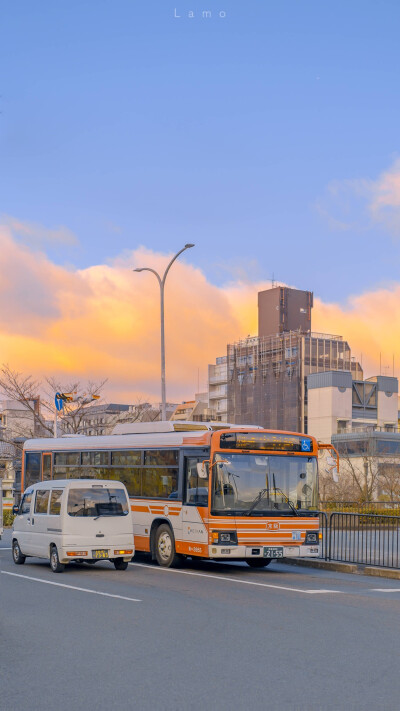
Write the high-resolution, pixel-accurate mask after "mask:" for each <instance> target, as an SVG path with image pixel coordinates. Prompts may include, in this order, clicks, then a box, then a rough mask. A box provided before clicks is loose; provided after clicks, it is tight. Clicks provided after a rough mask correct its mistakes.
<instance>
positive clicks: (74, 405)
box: [45, 378, 107, 434]
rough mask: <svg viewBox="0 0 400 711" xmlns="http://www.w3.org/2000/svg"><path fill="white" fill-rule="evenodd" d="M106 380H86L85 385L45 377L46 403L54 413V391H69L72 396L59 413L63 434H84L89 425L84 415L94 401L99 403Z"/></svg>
mask: <svg viewBox="0 0 400 711" xmlns="http://www.w3.org/2000/svg"><path fill="white" fill-rule="evenodd" d="M106 382H107V380H102V381H101V382H99V383H96V382H93V381H88V383H87V384H86V386H82V385H81V383H80V382H79V381H73V382H69V383H61V382H60V381H57V380H56V379H54V378H46V379H45V383H46V386H45V392H46V400H45V402H46V405H47V407H49V406H50V409H51V411H52V412H53V413H54V404H53V403H54V396H55V394H56V393H69V394H71V396H72V398H73V399H72V400H71V401H70V402H68V401H66V402H64V407H63V409H62V412H61V413H60V415H59V416H58V417H59V421H60V430H61V432H63V433H64V434H84V433H85V431H86V430H87V429H88V427H89V425H88V424H87V423H86V422H85V416H86V414H87V411H88V409H89V407H91V406H92V405H93V402H94V401H97V404H101V391H102V389H103V388H104V385H105V384H106Z"/></svg>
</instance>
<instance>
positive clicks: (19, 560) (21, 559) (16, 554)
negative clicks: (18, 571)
mask: <svg viewBox="0 0 400 711" xmlns="http://www.w3.org/2000/svg"><path fill="white" fill-rule="evenodd" d="M12 556H13V560H14V563H16V565H22V564H23V563H25V560H26V556H24V555H22V553H21V549H20V547H19V543H18V541H17V540H16V539H14V540H13V542H12Z"/></svg>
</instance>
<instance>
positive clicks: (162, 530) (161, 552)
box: [155, 523, 182, 568]
mask: <svg viewBox="0 0 400 711" xmlns="http://www.w3.org/2000/svg"><path fill="white" fill-rule="evenodd" d="M155 549H156V550H155V553H156V558H157V563H158V565H161V566H162V567H163V568H175V567H177V566H178V565H179V564H180V562H181V560H182V558H181V556H180V555H178V554H177V553H176V552H175V539H174V534H173V533H172V531H171V528H170V526H169V525H168V524H167V523H162V524H161V526H159V527H158V528H157V531H156V539H155Z"/></svg>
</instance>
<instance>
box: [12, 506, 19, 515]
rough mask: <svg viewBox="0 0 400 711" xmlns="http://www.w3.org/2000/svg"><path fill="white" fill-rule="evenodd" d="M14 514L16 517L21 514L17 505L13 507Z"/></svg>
mask: <svg viewBox="0 0 400 711" xmlns="http://www.w3.org/2000/svg"><path fill="white" fill-rule="evenodd" d="M12 512H13V514H14V516H16V515H17V513H18V512H19V506H18V505H17V504H14V506H13V507H12Z"/></svg>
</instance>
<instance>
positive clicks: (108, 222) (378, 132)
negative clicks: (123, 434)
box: [0, 0, 400, 402]
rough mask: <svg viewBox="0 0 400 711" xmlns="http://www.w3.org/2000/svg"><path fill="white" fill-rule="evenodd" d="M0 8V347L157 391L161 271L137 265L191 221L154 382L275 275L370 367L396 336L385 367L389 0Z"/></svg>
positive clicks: (393, 269) (191, 355)
mask: <svg viewBox="0 0 400 711" xmlns="http://www.w3.org/2000/svg"><path fill="white" fill-rule="evenodd" d="M205 9H207V10H210V11H211V17H209V18H207V19H205V18H203V17H202V12H203V11H204V10H205ZM190 11H192V12H193V14H194V17H192V18H189V17H188V13H189V12H190ZM175 15H178V16H179V17H175ZM221 15H222V16H221ZM225 15H226V16H225ZM0 19H1V26H2V28H3V33H2V41H1V43H0V62H1V66H2V67H3V68H5V67H6V68H7V71H6V72H3V76H2V81H1V86H0V112H1V113H0V247H1V249H0V291H1V308H0V362H2V363H8V364H9V365H10V366H11V367H13V368H14V369H15V370H19V371H21V372H25V373H32V374H33V375H34V376H35V377H37V378H42V377H44V376H51V375H54V376H57V377H59V378H60V379H62V380H64V381H65V382H68V381H70V380H71V379H72V378H77V379H78V378H79V379H81V380H87V379H88V378H89V379H91V380H95V379H97V380H101V379H104V378H108V383H107V386H106V392H105V395H106V398H107V399H108V400H112V401H114V402H116V401H119V402H135V401H136V400H137V399H139V398H140V399H150V400H151V401H154V402H155V401H159V396H160V395H159V390H160V386H159V370H160V362H159V292H158V287H157V284H156V281H155V278H154V277H153V276H152V275H150V274H134V273H133V272H132V269H133V268H135V267H138V266H139V267H140V266H150V267H153V268H155V269H163V267H164V266H165V265H166V264H167V262H168V259H169V258H170V256H171V255H172V254H174V253H175V252H176V251H178V250H179V249H180V248H181V247H182V246H183V245H184V244H185V243H186V242H194V243H195V244H196V247H195V248H194V249H192V250H190V251H188V252H187V253H185V255H183V257H181V258H180V260H179V262H177V263H176V264H175V265H174V266H173V269H172V270H171V273H170V275H169V276H168V282H167V289H166V332H167V398H168V399H169V400H174V401H179V400H181V399H189V398H190V397H192V396H193V394H194V392H195V391H196V390H197V387H198V383H199V384H200V388H202V387H204V385H205V382H206V373H207V363H208V362H212V361H214V360H215V357H216V356H219V355H223V354H224V353H225V352H226V343H227V342H230V341H234V340H237V339H238V338H241V337H244V336H247V335H248V334H252V335H254V334H255V333H256V330H257V310H256V309H257V291H258V290H259V289H262V288H268V287H269V286H270V285H271V279H272V277H274V278H275V280H276V281H277V282H279V283H282V284H287V285H289V286H293V287H296V288H300V289H308V290H311V291H313V292H314V304H315V306H314V310H313V322H312V327H313V330H314V331H318V332H325V333H330V334H340V335H342V336H343V337H344V338H346V339H347V340H348V341H349V343H350V346H351V348H352V354H353V355H354V356H355V357H356V358H357V359H358V360H359V359H361V358H362V362H363V366H364V370H365V375H366V376H367V377H368V376H370V375H375V374H377V373H379V367H380V359H381V362H382V373H384V374H385V373H386V374H388V375H391V374H392V363H393V356H394V359H395V374H396V375H397V376H399V375H400V337H399V333H400V316H399V314H400V277H399V274H400V270H399V265H400V145H399V141H400V138H399V136H400V134H399V126H400V92H399V91H398V77H399V72H400V66H399V65H400V60H399V57H400V53H399V51H398V27H399V22H400V4H399V3H398V2H397V0H396V1H393V2H391V1H390V0H388V1H386V2H384V3H371V2H370V3H368V2H365V1H364V2H359V1H358V0H353V1H352V2H351V3H349V2H348V1H347V0H346V2H344V1H340V0H339V1H335V2H333V1H331V0H327V2H324V3H321V2H320V0H302V2H298V0H284V1H281V2H279V3H276V2H272V1H270V0H249V2H248V3H242V2H238V1H236V0H227V1H226V2H224V0H210V2H208V3H204V2H202V1H200V0H193V1H192V2H184V3H183V4H181V5H178V4H176V3H175V0H174V1H173V2H171V3H169V0H146V2H138V0H118V2H117V3H111V2H109V1H108V0H79V1H78V0H71V1H70V2H68V3H55V2H54V1H53V0H41V2H40V3H32V2H30V1H28V0H19V2H12V1H11V0H4V1H3V2H2V3H1V8H0Z"/></svg>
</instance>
